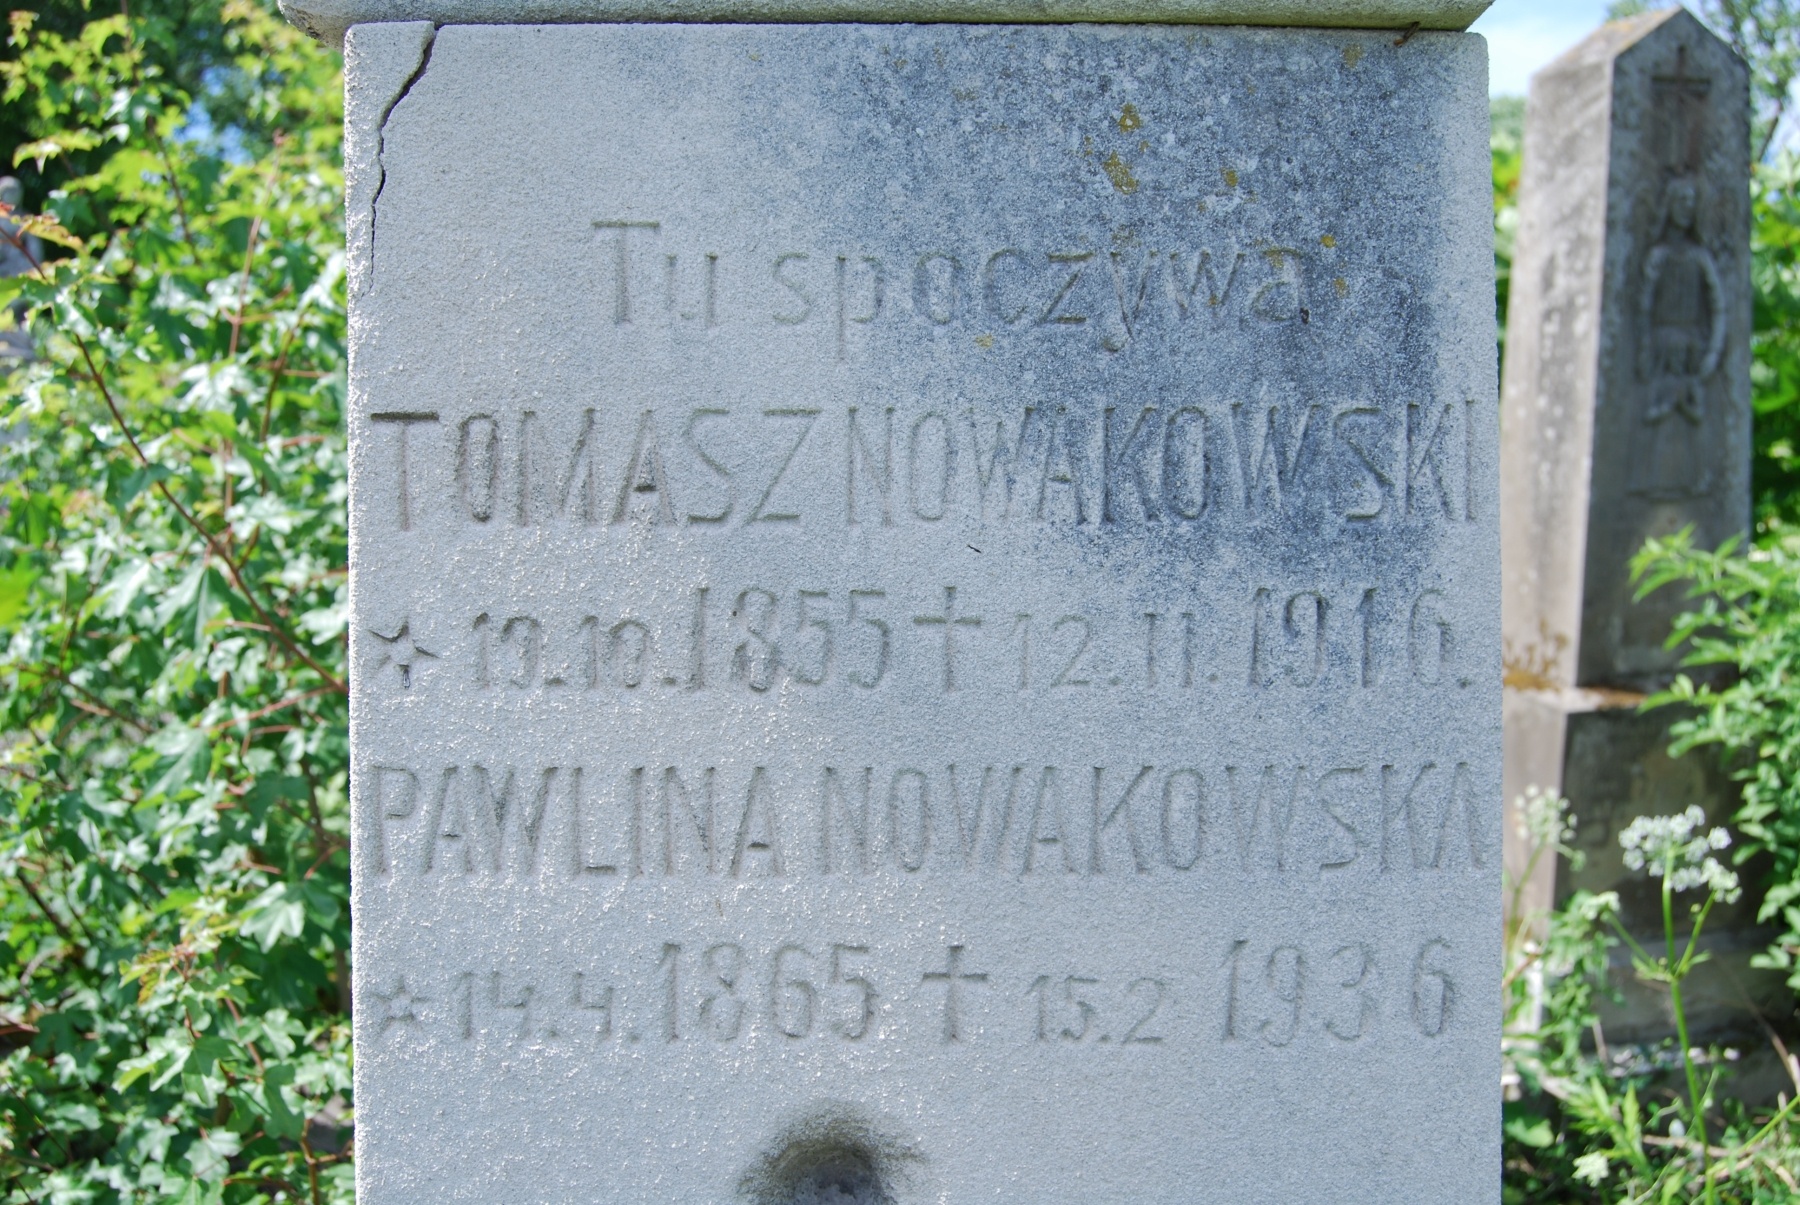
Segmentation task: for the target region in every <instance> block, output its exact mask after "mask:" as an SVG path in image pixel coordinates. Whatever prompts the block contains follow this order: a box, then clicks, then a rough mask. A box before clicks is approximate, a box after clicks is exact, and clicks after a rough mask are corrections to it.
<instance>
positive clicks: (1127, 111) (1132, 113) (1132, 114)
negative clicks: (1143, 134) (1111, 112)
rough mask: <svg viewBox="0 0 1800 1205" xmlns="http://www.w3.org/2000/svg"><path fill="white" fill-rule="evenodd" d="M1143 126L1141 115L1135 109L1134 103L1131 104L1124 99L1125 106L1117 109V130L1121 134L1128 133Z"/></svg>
mask: <svg viewBox="0 0 1800 1205" xmlns="http://www.w3.org/2000/svg"><path fill="white" fill-rule="evenodd" d="M1143 128H1144V118H1143V115H1142V114H1140V113H1139V112H1138V111H1137V106H1136V105H1134V104H1132V103H1131V102H1130V101H1126V102H1125V107H1124V108H1123V109H1121V110H1120V111H1119V132H1120V133H1121V134H1129V133H1131V131H1133V130H1141V129H1143Z"/></svg>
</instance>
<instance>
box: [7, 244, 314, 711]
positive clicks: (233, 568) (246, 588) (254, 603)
mask: <svg viewBox="0 0 1800 1205" xmlns="http://www.w3.org/2000/svg"><path fill="white" fill-rule="evenodd" d="M183 227H184V230H185V219H184V222H183ZM0 238H4V239H5V240H6V241H7V242H8V243H11V244H12V245H13V246H14V247H17V248H18V249H19V251H20V252H21V253H22V254H23V255H24V256H25V258H26V260H27V261H28V262H29V263H30V264H31V266H32V269H33V270H34V271H36V272H38V273H39V274H40V275H41V274H43V271H44V266H43V265H42V264H41V263H39V262H38V259H37V257H36V256H34V255H33V254H32V253H31V250H30V248H28V247H26V246H25V239H24V238H23V236H21V235H15V234H10V233H7V232H6V231H5V230H3V229H0ZM69 337H70V338H72V339H73V340H74V341H75V346H76V347H77V348H78V349H79V350H80V352H81V358H82V359H83V360H84V361H86V363H87V367H88V373H89V375H90V376H91V377H92V378H93V382H94V387H95V388H96V389H98V390H99V391H100V397H101V400H103V401H104V402H105V403H106V408H107V409H108V410H110V411H111V412H112V416H113V421H114V422H116V423H118V424H119V433H120V434H122V435H123V436H124V437H125V442H126V443H128V444H130V445H131V450H132V451H133V452H134V453H136V454H137V458H138V461H139V463H141V464H142V465H143V466H144V467H145V468H151V467H152V465H151V461H150V457H149V456H148V455H146V454H145V452H144V449H143V448H142V447H141V446H140V445H139V444H138V441H137V436H135V435H133V434H132V432H131V427H130V425H129V424H128V423H126V421H125V415H124V414H123V413H122V412H121V411H120V409H119V404H118V403H117V402H116V401H114V400H113V395H112V390H111V389H109V388H107V385H106V378H105V377H103V376H102V375H101V374H100V366H99V365H98V364H96V363H95V362H94V353H93V351H92V349H91V348H89V347H88V341H87V340H86V339H85V338H83V337H82V336H81V335H80V334H78V333H76V332H74V331H70V332H69ZM156 491H157V493H159V494H161V495H162V496H163V498H164V500H165V501H167V502H168V504H169V505H170V506H172V507H174V508H175V512H176V513H177V514H179V515H180V516H181V517H182V519H183V520H185V521H186V522H187V525H188V526H189V527H192V528H193V529H194V530H195V531H196V532H197V533H199V536H200V538H201V539H202V540H204V541H206V546H207V548H209V549H211V551H212V554H213V556H215V557H217V558H218V559H219V561H220V562H221V563H223V564H224V566H225V571H226V572H227V573H229V574H230V575H231V580H232V583H233V584H234V585H236V586H237V588H238V591H239V592H240V593H241V594H242V595H243V596H244V601H246V602H248V603H249V604H250V609H251V610H252V611H255V612H256V614H257V617H258V618H260V619H261V620H262V621H263V622H264V623H266V624H268V625H269V631H270V634H271V635H273V636H274V637H275V639H276V641H277V642H279V643H280V645H281V647H282V648H284V649H286V650H287V651H288V653H289V655H291V656H292V657H294V658H295V659H296V660H298V661H300V662H302V663H303V664H305V665H306V666H307V668H309V669H311V670H312V671H313V672H314V673H315V674H318V675H319V677H321V678H323V679H324V680H325V681H326V682H327V683H329V684H330V685H331V687H332V688H333V689H334V690H335V691H337V692H338V693H340V694H348V693H350V692H349V688H348V687H346V686H345V684H344V683H343V682H342V681H341V680H340V679H339V678H337V677H336V676H335V675H334V674H332V673H331V672H330V671H329V670H327V669H326V668H325V667H324V666H322V665H320V664H319V663H318V662H317V661H315V660H313V659H312V658H311V657H310V656H308V655H307V654H306V652H305V651H304V650H302V649H301V648H300V646H299V645H298V644H296V643H294V639H293V637H291V636H289V635H288V633H287V631H286V630H285V629H283V628H282V627H280V626H279V625H278V624H276V622H275V620H274V618H273V617H271V616H270V614H269V613H268V612H267V611H266V610H264V609H263V605H262V603H261V601H259V600H258V599H257V597H256V593H255V591H253V590H251V589H250V585H249V583H248V582H246V581H245V580H244V575H243V574H242V573H240V572H239V571H238V567H237V562H235V561H233V560H232V559H231V557H230V556H228V555H227V554H226V552H225V550H224V549H223V548H221V547H220V546H219V542H218V541H217V540H216V539H214V538H213V535H212V533H211V532H209V531H207V530H206V528H205V527H203V526H202V525H201V524H200V521H199V520H198V519H196V518H194V516H193V514H192V513H190V512H189V511H188V508H187V507H185V506H183V505H182V504H181V503H180V501H179V500H178V499H177V498H176V497H175V495H174V494H173V493H172V492H171V491H170V489H169V487H168V484H167V483H166V482H162V481H158V482H157V483H156Z"/></svg>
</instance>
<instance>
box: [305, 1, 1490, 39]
mask: <svg viewBox="0 0 1800 1205" xmlns="http://www.w3.org/2000/svg"><path fill="white" fill-rule="evenodd" d="M1492 2H1493V0H281V11H282V12H283V13H284V14H285V15H286V16H287V19H288V20H289V21H292V22H293V23H294V24H295V25H297V26H298V27H299V28H301V29H302V30H304V31H305V32H307V33H308V34H311V35H312V36H313V37H315V38H317V39H319V40H320V41H321V42H325V43H327V44H328V45H331V46H334V47H338V48H342V46H343V44H344V31H345V30H346V29H348V28H349V27H350V26H352V25H360V24H363V23H365V22H376V21H431V22H433V23H434V24H438V25H557V24H561V25H567V24H597V23H606V22H619V21H631V22H656V21H667V22H676V23H680V22H722V23H732V22H778V23H779V22H793V23H803V22H829V21H864V22H869V23H872V24H898V23H907V22H962V23H970V24H1000V25H1008V24H1061V23H1080V22H1106V23H1144V24H1155V25H1264V26H1286V27H1306V26H1311V27H1322V28H1334V29H1398V30H1406V29H1411V28H1414V27H1415V26H1416V27H1417V28H1419V29H1444V30H1461V29H1467V28H1468V27H1469V24H1470V23H1471V22H1472V21H1474V20H1475V18H1476V17H1479V16H1480V15H1481V14H1482V12H1483V11H1484V10H1486V8H1487V7H1488V5H1489V4H1491V3H1492Z"/></svg>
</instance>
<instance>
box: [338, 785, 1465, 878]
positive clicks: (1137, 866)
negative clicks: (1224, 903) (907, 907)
mask: <svg viewBox="0 0 1800 1205" xmlns="http://www.w3.org/2000/svg"><path fill="white" fill-rule="evenodd" d="M359 782H360V785H359V787H358V790H359V792H360V793H361V794H360V799H361V802H360V804H359V808H358V816H359V817H360V819H359V824H360V826H361V827H360V833H361V837H360V838H359V841H360V844H359V847H358V848H359V850H360V854H359V856H360V858H361V859H362V865H363V867H364V868H365V869H366V870H367V871H368V872H370V873H373V874H377V875H382V876H390V877H391V878H393V879H394V880H396V881H400V880H407V881H414V880H433V881H437V880H461V879H475V878H481V879H495V880H502V881H511V882H523V881H528V880H551V879H563V880H571V881H581V880H593V881H597V882H602V883H609V884H614V883H623V884H626V885H628V884H630V883H632V882H635V881H640V880H652V879H670V878H716V879H732V880H755V879H781V878H794V877H813V876H865V875H870V874H899V875H917V874H934V875H935V874H980V875H987V876H1008V877H1021V878H1068V879H1074V878H1103V877H1105V876H1116V875H1124V876H1134V877H1135V876H1162V875H1184V874H1190V873H1195V872H1199V871H1204V872H1207V873H1212V874H1228V873H1229V874H1242V875H1266V874H1276V875H1305V876H1326V877H1335V876H1344V875H1353V876H1354V875H1367V876H1385V875H1426V874H1459V873H1468V872H1472V871H1479V870H1480V869H1481V868H1483V867H1485V866H1487V865H1489V864H1490V863H1491V862H1492V859H1493V857H1494V851H1495V849H1496V848H1497V846H1496V842H1497V840H1498V833H1497V832H1494V831H1492V830H1491V826H1490V824H1489V822H1488V820H1487V817H1486V813H1485V811H1484V809H1483V806H1482V801H1483V800H1484V799H1485V798H1487V794H1488V793H1487V792H1485V791H1484V789H1483V788H1482V784H1480V783H1478V781H1477V778H1476V775H1475V773H1474V771H1473V770H1472V769H1471V768H1470V766H1469V765H1468V764H1467V763H1466V762H1464V761H1461V760H1456V759H1452V758H1444V759H1441V760H1430V761H1423V762H1421V761H1418V760H1408V761H1395V762H1388V763H1381V762H1370V763H1359V764H1333V763H1332V762H1331V761H1330V760H1328V759H1326V758H1321V759H1319V760H1318V761H1316V762H1313V763H1311V764H1294V763H1283V762H1274V761H1254V760H1249V759H1243V760H1232V761H1226V762H1223V763H1222V764H1221V763H1211V764H1191V763H1190V764H1182V763H1179V762H1176V763H1168V764H1156V763H1140V764H1135V765H1123V766H1082V765H1061V766H1058V765H1042V764H1024V763H1013V764H1008V763H1004V762H998V761H995V762H952V763H948V764H942V765H886V766H882V765H820V766H813V767H800V766H791V767H775V766H752V767H748V768H732V767H728V766H721V765H704V764H695V765H684V766H659V765H641V766H628V767H622V768H606V767H597V766H519V765H502V764H481V763H468V764H455V765H440V766H421V767H417V768H415V767H411V766H394V765H387V766H374V767H371V768H370V769H368V770H366V771H365V772H363V773H362V775H361V776H360V778H359Z"/></svg>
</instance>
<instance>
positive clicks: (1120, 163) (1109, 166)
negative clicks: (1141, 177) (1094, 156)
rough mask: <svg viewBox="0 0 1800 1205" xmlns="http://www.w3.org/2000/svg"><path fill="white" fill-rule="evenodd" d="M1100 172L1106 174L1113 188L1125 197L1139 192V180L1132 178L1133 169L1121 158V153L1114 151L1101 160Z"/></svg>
mask: <svg viewBox="0 0 1800 1205" xmlns="http://www.w3.org/2000/svg"><path fill="white" fill-rule="evenodd" d="M1100 170H1102V171H1104V172H1105V173H1106V178H1107V179H1109V180H1111V181H1112V184H1113V187H1114V188H1116V189H1118V190H1119V191H1120V192H1121V193H1123V194H1124V195H1126V196H1130V195H1131V194H1132V193H1134V192H1136V191H1137V190H1138V182H1137V179H1136V178H1135V177H1134V176H1132V174H1131V168H1130V167H1129V166H1127V165H1126V163H1125V161H1124V160H1123V159H1121V158H1119V152H1117V151H1114V152H1113V153H1112V154H1110V155H1108V156H1107V157H1106V158H1105V159H1103V160H1101V162H1100Z"/></svg>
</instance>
